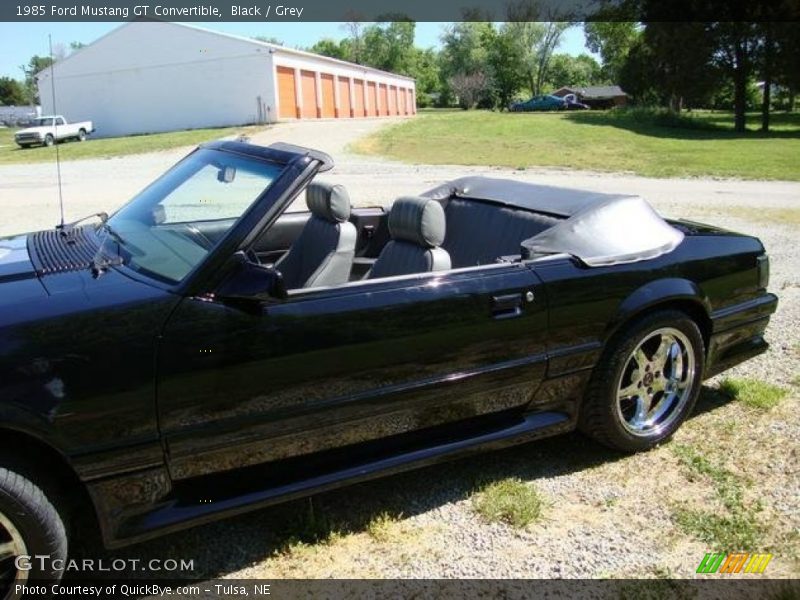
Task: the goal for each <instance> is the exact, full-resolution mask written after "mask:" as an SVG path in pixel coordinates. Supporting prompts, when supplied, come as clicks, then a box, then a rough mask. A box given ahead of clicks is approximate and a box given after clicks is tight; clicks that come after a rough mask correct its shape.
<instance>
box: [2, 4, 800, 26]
mask: <svg viewBox="0 0 800 600" xmlns="http://www.w3.org/2000/svg"><path fill="white" fill-rule="evenodd" d="M799 16H800V0H751V1H750V2H744V1H739V2H737V1H736V0H727V1H726V0H677V1H669V2H668V1H666V0H286V1H283V2H273V1H271V0H255V1H248V0H241V1H236V0H197V1H192V0H2V1H1V2H0V21H6V22H37V21H42V22H44V21H46V22H53V21H56V22H59V21H60V22H65V21H84V22H85V21H132V20H136V19H158V20H166V21H206V22H214V21H250V22H264V21H276V22H286V23H295V22H309V21H312V22H313V21H364V22H371V21H399V20H404V19H405V20H412V21H433V22H436V21H683V22H686V21H797V20H800V19H798V17H799Z"/></svg>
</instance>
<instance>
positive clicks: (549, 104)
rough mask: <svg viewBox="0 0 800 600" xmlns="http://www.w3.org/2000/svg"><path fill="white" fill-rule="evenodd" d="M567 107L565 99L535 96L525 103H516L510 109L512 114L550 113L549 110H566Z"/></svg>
mask: <svg viewBox="0 0 800 600" xmlns="http://www.w3.org/2000/svg"><path fill="white" fill-rule="evenodd" d="M566 107H567V104H566V102H565V101H564V99H563V98H559V97H558V96H549V95H546V94H545V95H542V96H534V97H533V98H531V99H529V100H525V101H524V102H515V103H513V104H512V105H511V106H510V107H509V110H510V111H511V112H531V111H549V110H564V109H565V108H566Z"/></svg>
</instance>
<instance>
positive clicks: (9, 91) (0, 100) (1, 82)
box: [0, 77, 28, 106]
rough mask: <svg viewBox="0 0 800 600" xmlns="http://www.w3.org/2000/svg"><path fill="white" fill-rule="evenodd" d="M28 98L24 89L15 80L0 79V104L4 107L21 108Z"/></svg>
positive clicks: (8, 78)
mask: <svg viewBox="0 0 800 600" xmlns="http://www.w3.org/2000/svg"><path fill="white" fill-rule="evenodd" d="M27 100H28V98H27V94H26V92H25V87H24V86H23V85H22V84H21V83H20V82H19V81H17V80H16V79H11V78H10V77H0V104H2V105H6V106H22V105H24V104H27V103H28V102H27Z"/></svg>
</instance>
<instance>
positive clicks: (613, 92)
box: [574, 85, 628, 100]
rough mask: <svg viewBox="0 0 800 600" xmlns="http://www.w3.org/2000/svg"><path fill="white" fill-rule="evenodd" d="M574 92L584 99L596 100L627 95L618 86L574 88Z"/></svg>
mask: <svg viewBox="0 0 800 600" xmlns="http://www.w3.org/2000/svg"><path fill="white" fill-rule="evenodd" d="M574 91H575V92H577V93H579V94H580V95H581V96H583V97H584V98H596V99H598V100H599V99H601V98H616V97H618V96H627V95H628V94H626V93H625V92H624V91H622V88H621V87H619V86H618V85H590V86H586V87H583V88H575V90H574Z"/></svg>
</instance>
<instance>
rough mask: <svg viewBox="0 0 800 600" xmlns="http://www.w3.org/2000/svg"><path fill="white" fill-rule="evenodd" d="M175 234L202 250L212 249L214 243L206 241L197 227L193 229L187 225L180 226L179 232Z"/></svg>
mask: <svg viewBox="0 0 800 600" xmlns="http://www.w3.org/2000/svg"><path fill="white" fill-rule="evenodd" d="M176 233H180V234H181V235H184V236H185V237H187V238H188V239H189V241H191V242H194V243H195V244H197V245H198V246H200V247H201V248H202V249H203V250H211V249H212V248H213V247H214V242H212V241H211V240H210V239H208V238H207V237H206V236H205V235H204V234H203V232H202V231H200V230H199V229H198V228H197V227H194V226H192V225H189V224H183V225H182V226H181V230H180V231H176Z"/></svg>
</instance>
